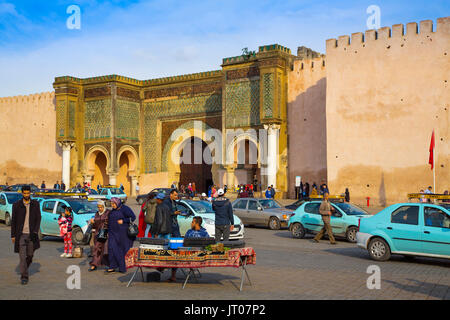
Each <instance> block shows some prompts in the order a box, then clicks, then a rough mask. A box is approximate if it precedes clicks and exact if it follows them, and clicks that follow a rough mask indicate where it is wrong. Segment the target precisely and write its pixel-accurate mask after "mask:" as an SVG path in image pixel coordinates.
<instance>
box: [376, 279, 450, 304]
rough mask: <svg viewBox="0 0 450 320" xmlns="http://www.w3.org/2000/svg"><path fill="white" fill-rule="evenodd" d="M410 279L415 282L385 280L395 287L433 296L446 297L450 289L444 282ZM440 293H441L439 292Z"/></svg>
mask: <svg viewBox="0 0 450 320" xmlns="http://www.w3.org/2000/svg"><path fill="white" fill-rule="evenodd" d="M407 280H408V281H412V282H414V283H415V284H412V285H405V284H402V283H399V282H397V281H393V280H384V282H387V283H390V284H392V285H393V286H394V287H396V288H398V289H401V290H403V291H409V292H413V293H421V294H426V295H429V296H431V297H435V298H439V299H444V298H445V294H446V292H447V291H449V290H450V287H449V286H446V285H443V284H436V283H430V282H424V281H419V280H414V279H407ZM439 293H440V294H439Z"/></svg>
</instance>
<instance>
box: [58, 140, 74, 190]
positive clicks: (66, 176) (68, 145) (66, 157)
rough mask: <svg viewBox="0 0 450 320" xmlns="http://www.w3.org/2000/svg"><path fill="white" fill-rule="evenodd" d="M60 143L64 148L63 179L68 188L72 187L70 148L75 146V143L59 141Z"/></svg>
mask: <svg viewBox="0 0 450 320" xmlns="http://www.w3.org/2000/svg"><path fill="white" fill-rule="evenodd" d="M58 145H59V146H60V147H61V148H62V181H63V182H64V184H65V185H66V188H70V149H72V148H73V146H74V145H75V143H73V142H70V141H62V142H58Z"/></svg>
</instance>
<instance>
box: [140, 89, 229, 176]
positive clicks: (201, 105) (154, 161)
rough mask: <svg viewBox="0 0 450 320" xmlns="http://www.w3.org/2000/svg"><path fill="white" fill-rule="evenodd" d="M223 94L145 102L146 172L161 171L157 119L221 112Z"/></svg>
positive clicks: (144, 143)
mask: <svg viewBox="0 0 450 320" xmlns="http://www.w3.org/2000/svg"><path fill="white" fill-rule="evenodd" d="M221 110H222V96H221V95H220V94H212V95H204V96H195V97H186V98H180V99H173V100H164V101H154V102H146V103H144V141H143V151H144V161H145V164H144V170H145V173H150V172H155V171H161V163H158V159H160V153H161V150H160V148H159V146H158V145H157V143H158V141H157V137H156V129H157V128H156V127H157V120H158V119H159V118H162V117H170V116H182V115H188V114H194V113H210V112H220V111H221Z"/></svg>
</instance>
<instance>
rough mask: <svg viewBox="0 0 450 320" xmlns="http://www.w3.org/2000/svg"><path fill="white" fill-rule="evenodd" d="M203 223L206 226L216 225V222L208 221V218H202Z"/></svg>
mask: <svg viewBox="0 0 450 320" xmlns="http://www.w3.org/2000/svg"><path fill="white" fill-rule="evenodd" d="M203 222H204V223H206V224H211V225H214V224H216V222H215V221H214V220H213V219H209V218H204V219H203Z"/></svg>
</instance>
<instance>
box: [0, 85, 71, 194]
mask: <svg viewBox="0 0 450 320" xmlns="http://www.w3.org/2000/svg"><path fill="white" fill-rule="evenodd" d="M54 100H55V94H54V92H44V93H38V94H32V95H28V96H16V97H6V98H0V114H1V117H0V137H1V139H0V150H1V152H0V184H4V183H5V182H8V184H10V185H12V184H15V183H34V184H36V185H38V186H40V184H41V182H42V180H45V182H46V184H47V186H51V187H53V184H54V183H55V182H56V180H58V181H60V180H61V169H62V158H61V154H62V151H61V148H60V147H59V146H58V145H57V143H56V141H55V132H56V111H55V101H54Z"/></svg>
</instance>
